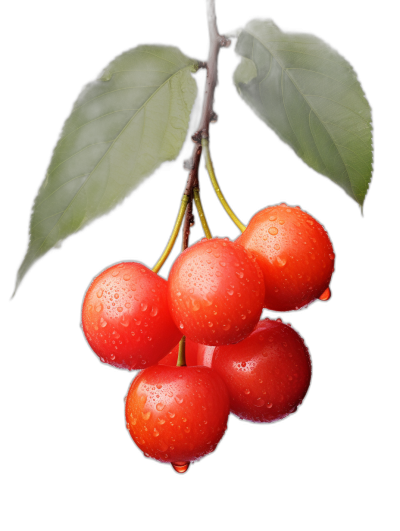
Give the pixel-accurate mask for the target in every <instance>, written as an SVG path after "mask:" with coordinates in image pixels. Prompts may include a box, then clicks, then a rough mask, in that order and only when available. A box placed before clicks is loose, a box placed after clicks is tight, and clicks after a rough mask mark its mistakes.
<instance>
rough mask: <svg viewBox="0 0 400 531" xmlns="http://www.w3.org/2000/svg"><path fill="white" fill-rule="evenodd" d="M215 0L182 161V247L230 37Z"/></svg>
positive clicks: (211, 4) (214, 120)
mask: <svg viewBox="0 0 400 531" xmlns="http://www.w3.org/2000/svg"><path fill="white" fill-rule="evenodd" d="M215 1H216V0H207V26H208V38H209V48H208V57H207V61H206V62H205V63H204V62H201V63H200V69H204V68H205V70H206V82H205V86H204V98H203V105H202V109H201V116H200V121H199V125H198V127H197V129H196V131H195V132H194V133H193V134H192V136H191V140H192V142H193V144H194V146H193V151H192V155H191V157H190V158H189V159H187V160H185V161H184V162H183V168H184V169H185V170H187V171H189V175H188V178H187V181H186V188H185V192H184V193H185V194H186V195H188V196H189V203H188V206H187V209H186V215H185V221H184V224H183V232H182V251H184V250H185V249H186V248H187V247H188V246H189V237H190V229H191V226H193V224H194V215H193V188H200V184H199V166H200V160H201V153H202V147H201V145H200V144H201V139H202V138H209V136H210V124H215V123H217V121H218V115H217V113H216V112H215V110H214V102H215V89H216V88H217V87H218V85H219V79H218V59H219V52H220V50H221V48H229V47H230V45H231V40H230V39H226V38H225V37H224V36H223V35H221V34H220V33H219V30H218V23H217V15H216V11H215Z"/></svg>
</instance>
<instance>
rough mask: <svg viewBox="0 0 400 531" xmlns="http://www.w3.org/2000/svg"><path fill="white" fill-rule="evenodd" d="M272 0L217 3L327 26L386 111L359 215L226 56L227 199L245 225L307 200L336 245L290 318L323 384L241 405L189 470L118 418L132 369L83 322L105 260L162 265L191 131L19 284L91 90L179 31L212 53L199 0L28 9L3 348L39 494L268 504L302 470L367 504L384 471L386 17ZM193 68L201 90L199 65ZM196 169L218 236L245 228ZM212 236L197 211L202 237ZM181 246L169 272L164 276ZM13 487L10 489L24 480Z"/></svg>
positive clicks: (15, 65)
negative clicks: (259, 108) (36, 207)
mask: <svg viewBox="0 0 400 531" xmlns="http://www.w3.org/2000/svg"><path fill="white" fill-rule="evenodd" d="M275 4H276V7H274V3H273V2H271V3H270V2H268V3H267V2H261V1H257V0H248V1H246V2H244V3H243V4H242V5H240V6H239V5H237V7H234V6H233V4H232V2H227V1H222V0H221V1H220V2H218V16H219V27H220V30H221V32H224V31H229V30H231V29H233V28H235V27H237V26H241V25H244V24H245V22H246V21H248V20H250V19H251V18H254V17H257V16H258V17H266V16H271V17H272V18H274V20H275V22H276V23H277V24H278V25H279V26H280V27H281V28H282V29H283V30H297V31H304V32H309V33H314V34H316V35H318V36H320V37H322V38H324V39H325V40H326V41H327V42H329V43H330V44H331V45H332V46H334V47H335V48H336V49H337V50H339V51H340V53H342V54H343V55H344V56H345V57H346V58H347V59H348V60H349V61H350V62H351V63H352V64H353V66H354V68H355V70H356V71H357V72H358V75H359V78H360V80H361V82H362V85H363V88H364V90H365V92H366V94H367V97H368V99H369V101H370V103H371V105H372V107H373V110H374V122H375V123H374V127H375V130H376V145H375V148H376V152H377V164H376V169H375V176H374V178H373V181H372V185H371V188H370V192H369V194H368V197H367V200H366V205H365V218H364V219H363V218H362V217H361V216H360V210H359V208H358V207H357V205H356V204H355V203H354V202H353V201H352V200H350V199H349V198H348V197H347V196H346V195H345V194H344V193H343V192H342V191H341V190H340V189H339V188H338V187H336V186H335V185H334V184H332V183H331V182H330V181H328V180H327V179H325V178H323V177H321V176H319V175H317V174H316V173H314V172H313V171H311V170H310V169H308V168H307V167H306V166H305V165H303V163H302V162H301V161H300V160H299V159H298V158H297V157H296V156H295V155H294V154H293V152H292V151H290V150H289V149H288V148H287V147H286V146H284V145H283V144H281V143H280V142H279V140H278V139H277V138H276V137H275V136H274V134H273V133H272V132H270V131H269V130H268V129H267V128H266V127H265V126H264V125H263V124H262V123H261V122H259V121H258V120H257V119H256V118H255V117H254V116H253V115H252V113H251V112H250V111H249V110H248V108H247V107H246V106H245V105H244V104H243V103H242V102H241V101H240V100H239V98H238V97H237V95H236V93H235V90H234V88H233V85H232V83H231V73H232V71H233V69H234V67H235V65H236V64H237V59H236V58H235V56H234V54H233V47H232V48H231V49H230V50H228V51H223V52H221V56H220V80H221V84H220V87H219V89H218V91H217V100H216V110H217V112H218V113H219V115H220V122H219V123H218V124H217V125H215V126H213V127H212V130H211V142H212V153H213V158H214V163H215V167H216V170H217V174H218V178H219V180H220V184H221V186H222V188H223V190H224V192H225V195H226V197H227V199H228V201H229V202H230V204H231V206H232V207H233V209H234V210H235V211H236V213H237V214H238V216H239V218H240V219H241V220H242V221H243V222H245V223H247V222H248V220H249V219H250V217H251V216H252V215H253V214H254V213H255V212H256V211H258V210H259V209H261V208H263V207H265V206H266V205H269V204H274V203H277V202H281V201H285V202H287V203H288V204H290V205H296V204H299V205H300V206H301V207H302V208H303V209H304V210H307V211H308V212H310V213H311V214H312V215H314V216H315V217H316V218H317V219H318V220H319V221H320V222H321V223H323V224H324V225H325V227H326V229H327V230H328V232H329V234H330V236H331V239H332V241H333V243H334V247H335V251H336V254H337V260H336V272H335V274H334V277H333V282H332V291H333V297H332V299H331V300H330V301H329V303H324V304H323V303H316V304H313V305H312V306H311V307H310V308H308V309H307V310H306V311H301V312H296V313H289V314H286V315H282V316H281V317H283V319H284V320H285V321H289V322H291V323H292V324H293V326H294V328H295V329H297V330H298V331H299V332H300V333H301V334H302V335H303V337H304V338H305V340H306V343H307V344H308V346H309V348H310V351H311V354H312V357H313V363H314V377H313V382H312V386H311V390H310V392H309V394H308V397H307V399H306V400H305V403H304V405H303V406H302V407H301V408H300V410H299V412H298V413H297V414H295V415H293V416H292V417H290V418H288V419H286V420H285V421H283V422H280V423H278V424H276V425H271V426H257V425H252V424H248V423H244V422H240V421H238V420H237V419H235V418H233V417H231V419H230V421H229V429H228V432H227V434H226V436H225V438H224V439H223V441H222V442H221V444H220V446H219V447H218V449H217V451H216V452H215V453H214V454H213V455H211V456H209V457H207V458H206V459H203V460H202V461H201V462H199V463H197V464H195V465H193V466H192V467H191V469H190V471H189V473H188V474H186V475H185V476H182V477H180V476H177V475H176V474H175V473H174V472H173V471H172V469H171V468H170V467H169V466H162V465H160V464H158V463H156V462H154V461H151V460H148V459H145V458H144V457H143V456H142V454H141V453H140V452H139V451H138V449H137V448H136V447H135V446H134V444H133V443H132V441H131V439H130V437H129V436H128V434H127V432H126V430H125V427H124V418H123V410H124V407H123V397H124V396H125V394H126V392H127V389H128V386H129V383H130V382H131V380H132V378H133V374H132V373H128V372H123V371H118V370H115V369H112V368H109V367H107V366H103V365H102V364H100V363H99V362H98V360H97V358H96V356H95V355H94V354H93V353H92V352H91V350H90V349H89V347H88V346H87V344H86V342H85V340H84V338H83V335H82V332H81V330H80V328H79V323H80V309H81V303H82V298H83V295H84V293H85V290H86V289H87V287H88V285H89V283H90V281H91V279H92V278H93V277H94V276H95V275H97V274H98V273H99V272H100V271H101V270H103V269H104V268H105V267H107V266H109V265H111V264H113V263H115V262H119V261H121V260H137V261H142V262H143V263H145V264H147V265H148V266H150V267H152V266H153V265H154V263H155V262H156V260H157V258H158V256H159V255H160V253H161V252H162V250H163V248H164V245H165V243H166V241H167V238H168V236H169V234H170V230H171V228H172V225H173V222H174V220H175V216H176V212H177V209H178V205H179V200H180V195H181V193H182V191H183V187H184V183H185V179H186V173H185V172H183V171H182V169H181V166H182V161H183V159H184V158H185V157H187V156H188V155H189V154H190V151H191V144H190V142H188V143H187V145H185V147H184V149H183V151H182V153H181V155H180V157H179V159H178V160H177V161H176V162H175V163H171V164H165V165H163V166H162V168H161V169H160V170H159V171H158V172H157V173H156V174H155V175H154V176H153V177H152V178H151V179H149V180H148V181H147V182H146V183H145V184H144V185H143V186H142V187H141V188H140V189H139V190H138V191H137V192H135V193H134V194H133V195H132V196H131V197H130V198H128V199H127V200H126V201H125V203H124V204H123V205H122V207H119V208H117V209H116V210H115V211H114V212H113V213H112V214H110V215H109V216H106V217H104V218H102V219H101V220H99V221H97V222H95V223H94V224H93V225H92V226H90V227H89V228H87V229H86V230H84V231H83V232H82V233H79V234H78V235H76V236H74V237H72V238H70V239H68V240H67V241H66V242H64V244H63V247H62V249H61V250H60V251H53V252H50V253H49V254H48V255H47V256H46V257H45V258H44V259H43V260H42V261H41V262H39V263H38V264H37V265H36V266H35V267H34V269H33V270H32V271H31V272H30V273H29V274H28V276H27V278H26V280H25V281H24V282H23V284H22V286H21V288H20V291H19V292H18V294H17V296H16V298H15V299H14V300H12V301H11V302H8V300H7V299H9V297H10V295H11V293H12V290H13V285H14V284H13V283H14V279H15V272H16V270H17V268H18V266H19V264H20V262H21V260H22V257H23V254H24V252H25V249H26V244H27V228H28V219H29V211H30V208H31V205H32V201H33V198H34V196H35V194H36V192H37V189H38V187H39V185H40V183H41V181H42V179H43V175H44V172H45V169H46V166H47V164H48V160H49V157H50V155H51V151H52V148H53V146H54V144H55V142H56V140H57V136H58V133H59V130H60V128H61V126H62V123H63V121H64V119H65V118H66V117H67V115H68V114H69V112H70V109H71V105H72V103H73V100H74V99H75V98H76V96H77V94H78V92H79V91H80V89H81V87H82V86H83V85H84V84H85V83H86V82H87V81H89V80H91V79H93V78H95V77H96V76H97V75H98V73H99V72H100V71H101V70H102V69H103V67H104V66H105V65H106V64H107V63H108V62H109V61H110V60H111V59H112V58H113V57H114V56H115V55H117V54H118V53H120V52H121V51H122V50H124V49H127V48H129V47H131V46H134V45H136V44H138V43H142V42H164V43H172V44H176V45H178V46H179V47H180V48H181V49H182V50H183V51H184V52H185V53H187V54H188V55H192V56H194V57H198V58H200V59H205V58H206V56H207V46H208V43H207V31H206V24H205V11H204V5H203V2H201V1H199V2H197V3H194V2H181V3H180V2H171V3H168V2H164V3H154V2H144V3H143V5H140V7H139V4H138V3H135V2H131V3H130V4H125V3H124V4H122V3H119V2H114V3H112V4H110V5H109V6H108V7H107V9H106V8H104V10H102V9H100V8H99V7H95V6H91V5H90V6H89V5H85V3H84V2H83V3H78V2H75V3H74V2H72V3H70V4H68V7H66V6H64V7H60V6H57V7H54V11H52V12H46V13H45V12H41V11H40V9H41V8H40V7H38V6H36V7H32V8H28V9H27V10H25V11H24V16H23V21H22V23H21V26H20V29H19V34H20V36H19V38H18V39H16V42H14V44H13V46H14V49H13V51H12V53H10V56H9V57H8V59H7V60H8V61H10V64H11V66H10V69H9V70H8V72H9V73H10V75H12V76H13V77H12V79H13V90H12V92H11V93H10V94H9V101H8V102H7V101H6V104H5V106H6V110H7V111H9V112H10V113H11V115H12V119H11V120H10V125H9V127H8V131H7V133H8V138H9V139H10V144H9V146H10V147H9V148H7V150H6V152H4V153H3V157H11V159H12V168H13V169H12V171H11V172H10V173H9V174H7V175H5V176H3V181H4V180H7V181H8V186H9V187H10V194H9V195H8V196H7V197H6V198H5V199H3V202H4V201H6V203H7V204H8V206H9V207H10V210H9V214H8V217H7V221H6V227H5V228H6V233H7V234H6V238H7V239H8V238H9V239H10V243H9V244H8V248H7V261H6V262H7V263H5V266H6V267H7V275H5V276H3V281H4V285H3V288H4V292H5V304H4V306H5V307H6V312H7V320H6V324H5V323H3V326H4V325H5V328H4V329H3V333H4V334H5V336H6V338H9V339H10V346H9V347H7V348H6V349H5V351H4V352H3V359H5V366H6V372H5V373H3V378H5V379H7V380H8V383H9V384H11V386H12V387H13V393H12V394H11V395H10V396H12V398H10V404H12V407H9V408H7V413H9V414H10V417H9V421H10V426H11V428H10V431H9V442H10V443H11V448H12V455H13V456H14V455H18V459H16V458H15V460H14V470H15V477H16V478H19V480H21V478H23V480H24V481H23V484H24V485H25V487H26V489H28V490H29V491H31V492H34V491H36V489H38V491H37V492H36V494H35V495H38V496H39V497H40V495H41V491H40V488H39V487H37V482H38V480H39V479H40V482H41V484H42V485H43V484H44V485H46V486H45V487H44V490H43V491H42V494H43V496H45V497H46V499H47V500H51V503H52V504H56V505H57V503H61V504H62V503H67V502H68V500H70V502H71V503H72V504H76V503H80V501H82V500H84V499H86V498H85V497H86V496H87V495H88V494H89V493H91V494H95V495H96V499H97V502H96V503H97V504H99V503H102V500H104V499H107V500H108V501H109V502H112V501H114V498H118V497H120V499H119V502H120V503H122V504H126V503H130V502H128V500H129V499H130V500H131V503H132V504H133V505H134V501H135V502H139V503H142V502H144V499H145V498H146V497H147V496H148V493H149V491H150V489H151V488H152V485H153V486H154V485H155V484H156V485H157V489H158V490H157V492H158V494H159V495H160V496H161V497H162V496H164V498H162V499H164V501H165V496H168V493H169V492H171V493H176V494H177V493H178V492H181V493H182V492H184V493H185V496H198V489H199V486H201V485H203V486H204V485H207V489H208V490H207V493H206V494H204V493H203V494H204V496H206V497H209V498H210V500H212V499H214V498H215V497H216V496H218V492H219V489H221V488H223V489H227V490H228V491H232V492H233V491H236V492H237V495H238V496H239V493H240V492H247V491H249V489H250V491H251V490H252V488H253V487H255V485H258V487H257V488H254V490H253V492H254V499H263V503H265V504H266V505H268V501H269V500H270V501H271V500H272V499H273V496H274V493H276V492H281V493H282V496H288V495H290V497H293V498H296V497H298V496H301V495H302V493H303V489H304V488H305V485H307V484H308V487H307V488H309V489H310V490H309V492H310V493H311V494H312V495H314V496H317V494H318V493H321V492H325V493H326V494H327V497H326V498H325V499H326V500H327V499H328V498H329V499H330V500H335V499H336V498H338V499H339V498H340V500H341V503H342V504H345V505H347V504H350V503H354V502H351V500H352V492H353V490H354V489H356V490H360V489H362V491H363V492H365V493H368V492H369V485H370V482H371V481H372V480H371V474H372V473H374V472H375V471H376V469H377V468H378V458H377V457H376V455H375V453H374V445H375V440H374V430H373V429H372V427H371V422H375V421H376V420H377V419H378V417H379V407H380V406H379V400H378V396H377V387H376V385H375V384H374V382H376V381H377V380H378V379H379V376H380V371H381V370H382V369H381V365H380V363H379V356H378V355H377V354H378V352H379V348H378V347H377V346H376V344H377V342H378V335H379V325H378V323H377V321H376V319H375V318H374V311H375V309H376V308H377V307H380V308H384V307H385V304H386V302H385V300H384V298H383V297H384V295H383V294H382V289H381V288H382V282H383V283H384V284H385V285H387V283H388V281H389V279H388V278H387V276H386V273H385V272H384V265H385V260H386V258H387V257H386V258H385V254H384V253H383V254H382V251H381V250H380V245H381V244H382V241H383V240H382V238H383V234H382V232H385V220H384V215H383V210H384V206H383V205H384V192H383V190H384V187H385V186H387V179H388V177H389V176H388V171H384V169H383V168H384V164H386V163H387V160H386V162H384V161H385V155H384V150H385V146H384V145H383V144H384V142H383V137H384V134H383V132H382V130H381V129H380V123H382V121H383V118H382V115H381V113H380V104H381V101H382V96H383V93H382V91H381V92H379V91H380V87H379V84H378V82H377V79H376V77H375V74H374V68H372V64H373V63H374V61H375V60H376V55H377V54H378V50H379V44H377V42H376V39H375V38H372V37H371V28H372V27H373V25H374V23H375V22H376V18H375V17H376V14H374V13H372V12H363V13H359V12H358V13H348V12H347V11H346V3H343V4H342V5H341V6H340V5H339V6H338V5H337V4H335V5H336V7H335V8H334V9H328V8H327V6H325V5H321V6H320V8H319V9H318V10H317V11H312V12H310V10H307V9H303V8H302V6H299V7H297V8H288V6H287V5H286V4H283V3H282V2H276V3H275ZM29 9H31V11H29ZM196 79H197V80H198V83H199V87H200V92H199V94H200V95H201V94H202V87H203V82H204V73H199V74H198V75H197V77H196ZM196 123H197V118H196ZM196 123H193V124H192V130H193V128H194V127H195V125H196ZM382 129H383V127H382ZM201 178H202V196H203V202H204V205H205V209H206V213H207V216H208V220H209V223H210V225H211V228H212V230H213V233H214V235H217V236H229V237H230V238H232V239H234V238H236V237H237V235H238V231H237V229H236V228H235V227H234V226H233V225H232V223H231V222H230V221H229V219H228V218H227V217H226V216H225V214H224V212H223V210H222V209H221V207H220V205H219V203H218V201H217V200H216V198H215V197H214V195H213V193H212V191H211V189H210V186H209V183H208V180H207V178H206V175H205V173H204V170H202V174H201ZM385 179H386V180H385ZM200 236H201V229H200V226H199V225H198V226H196V227H195V228H194V230H193V232H192V242H193V241H194V240H195V239H198V238H199V237H200ZM174 256H176V253H175V254H174V255H173V256H172V257H171V259H170V260H169V261H168V263H167V266H166V267H164V269H163V270H162V274H163V275H164V276H167V274H168V269H169V266H170V265H171V263H172V259H173V258H174ZM3 260H4V258H3ZM382 275H384V281H382ZM385 291H387V290H385ZM269 315H270V316H273V317H277V315H276V314H269ZM377 350H378V352H377ZM378 394H379V393H378ZM13 459H14V458H13ZM367 463H368V464H367ZM19 480H18V481H19ZM309 482H310V483H309ZM71 484H73V485H74V487H73V488H72V489H71V488H70V485H71ZM18 485H19V486H17V484H15V486H14V487H12V488H13V489H15V492H17V491H18V489H19V488H21V484H20V483H18ZM260 485H261V486H262V490H260V488H259V486H260ZM310 485H311V486H310ZM122 486H123V488H122V489H121V487H122ZM186 489H188V490H186ZM190 489H192V490H190ZM338 489H339V490H338ZM22 492H23V493H26V492H25V491H24V490H23V489H22ZM22 492H21V494H22ZM194 493H196V494H194ZM283 493H284V494H283ZM60 494H61V498H60ZM260 496H261V498H260ZM271 496H272V498H271ZM60 499H61V501H60ZM192 501H193V500H192ZM232 501H235V500H232ZM210 503H211V502H210ZM353 508H354V505H353Z"/></svg>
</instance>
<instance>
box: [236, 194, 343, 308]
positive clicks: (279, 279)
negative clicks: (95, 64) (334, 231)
mask: <svg viewBox="0 0 400 531" xmlns="http://www.w3.org/2000/svg"><path fill="white" fill-rule="evenodd" d="M236 241H237V243H240V244H241V245H243V246H244V247H245V248H246V249H248V250H249V251H251V252H252V253H253V254H254V255H255V256H256V258H257V262H258V263H259V265H260V267H261V269H262V272H263V274H264V283H265V302H264V306H265V308H268V309H270V310H275V311H289V310H298V309H299V308H301V307H303V306H306V305H307V304H309V303H310V302H312V301H314V300H315V299H318V298H319V297H322V298H323V300H327V299H328V298H329V296H326V294H325V295H324V292H325V291H326V290H327V288H328V287H329V282H330V280H331V276H332V273H333V270H334V258H335V255H334V253H333V248H332V244H331V241H330V239H329V236H328V234H327V232H326V231H325V229H324V227H323V226H322V225H321V224H320V223H318V221H317V220H316V219H314V218H313V217H312V216H310V215H309V214H307V212H304V211H303V210H301V209H300V208H299V207H288V206H287V205H285V204H281V205H278V206H272V207H268V208H265V209H264V210H261V211H260V212H258V213H257V214H256V215H255V216H254V217H253V218H252V219H251V221H250V223H249V225H248V227H247V229H246V230H245V231H244V233H243V234H242V235H241V236H240V237H239V238H238V239H237V240H236Z"/></svg>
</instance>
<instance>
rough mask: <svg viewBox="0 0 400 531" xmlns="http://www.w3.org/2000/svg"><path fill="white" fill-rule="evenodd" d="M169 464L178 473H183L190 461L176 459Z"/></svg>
mask: <svg viewBox="0 0 400 531" xmlns="http://www.w3.org/2000/svg"><path fill="white" fill-rule="evenodd" d="M171 465H172V467H173V469H174V470H175V471H176V472H178V474H184V473H185V472H186V471H187V469H188V468H189V465H190V461H176V463H171Z"/></svg>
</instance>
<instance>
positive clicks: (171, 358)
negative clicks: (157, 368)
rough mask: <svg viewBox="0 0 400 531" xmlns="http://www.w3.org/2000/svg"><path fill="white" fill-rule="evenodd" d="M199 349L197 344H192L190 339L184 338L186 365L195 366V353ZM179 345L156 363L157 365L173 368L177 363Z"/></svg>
mask: <svg viewBox="0 0 400 531" xmlns="http://www.w3.org/2000/svg"><path fill="white" fill-rule="evenodd" d="M198 348H199V344H198V343H193V341H190V339H188V338H186V341H185V360H186V365H190V366H193V365H197V351H198ZM178 354H179V343H178V345H176V347H174V348H173V349H172V350H171V352H169V353H168V354H167V355H166V356H165V357H164V358H163V359H162V360H160V361H159V362H158V364H159V365H169V366H170V367H174V366H175V365H176V363H177V361H178Z"/></svg>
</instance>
